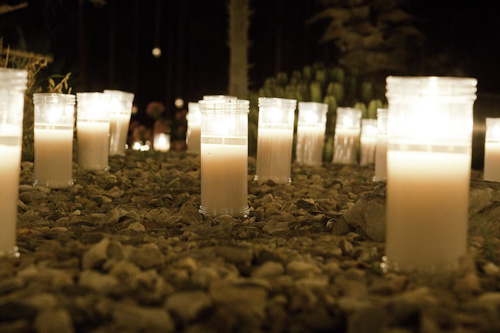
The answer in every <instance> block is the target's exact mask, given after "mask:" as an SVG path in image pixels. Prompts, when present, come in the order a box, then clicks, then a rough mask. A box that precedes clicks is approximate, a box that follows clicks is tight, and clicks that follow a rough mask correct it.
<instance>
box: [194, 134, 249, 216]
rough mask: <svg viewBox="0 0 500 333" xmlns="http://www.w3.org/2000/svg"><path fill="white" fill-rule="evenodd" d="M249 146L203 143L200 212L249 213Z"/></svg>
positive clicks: (216, 213)
mask: <svg viewBox="0 0 500 333" xmlns="http://www.w3.org/2000/svg"><path fill="white" fill-rule="evenodd" d="M247 177H248V145H247V144H240V145H237V144H236V145H229V144H210V143H202V144H201V211H202V212H203V213H204V214H206V215H210V216H214V215H224V214H228V215H232V216H242V215H247V214H248V179H247Z"/></svg>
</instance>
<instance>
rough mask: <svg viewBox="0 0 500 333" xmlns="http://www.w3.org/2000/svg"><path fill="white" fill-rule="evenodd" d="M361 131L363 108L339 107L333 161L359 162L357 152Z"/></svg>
mask: <svg viewBox="0 0 500 333" xmlns="http://www.w3.org/2000/svg"><path fill="white" fill-rule="evenodd" d="M360 133H361V110H359V109H355V108H337V120H336V124H335V136H334V141H333V163H336V164H352V165H357V164H358V160H357V153H358V149H359V137H360Z"/></svg>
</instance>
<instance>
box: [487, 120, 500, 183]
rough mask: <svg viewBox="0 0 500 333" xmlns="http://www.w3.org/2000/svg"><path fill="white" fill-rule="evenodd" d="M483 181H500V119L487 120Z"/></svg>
mask: <svg viewBox="0 0 500 333" xmlns="http://www.w3.org/2000/svg"><path fill="white" fill-rule="evenodd" d="M483 179H484V180H489V181H495V182H498V181H500V118H486V138H485V142H484V170H483Z"/></svg>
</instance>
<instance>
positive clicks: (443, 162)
mask: <svg viewBox="0 0 500 333" xmlns="http://www.w3.org/2000/svg"><path fill="white" fill-rule="evenodd" d="M476 82H477V81H476V80H475V79H467V78H463V79H459V78H438V77H415V78H411V77H406V78H405V77H388V78H387V98H388V101H389V110H388V132H389V145H388V152H387V172H388V174H387V230H386V233H387V234H386V235H387V237H386V241H387V243H386V257H385V258H384V261H385V264H384V265H386V267H389V268H394V269H396V270H403V271H413V270H416V271H418V272H423V273H435V272H437V271H443V270H453V269H456V268H457V267H458V264H459V260H460V258H462V257H463V256H464V255H465V253H466V249H467V225H468V205H469V185H470V164H471V147H472V105H473V102H474V100H475V91H476Z"/></svg>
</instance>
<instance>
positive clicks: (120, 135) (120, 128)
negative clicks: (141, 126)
mask: <svg viewBox="0 0 500 333" xmlns="http://www.w3.org/2000/svg"><path fill="white" fill-rule="evenodd" d="M129 125H130V115H129V114H121V113H118V114H117V113H114V114H113V113H112V114H111V118H110V122H109V155H110V156H113V155H121V156H125V145H126V144H127V136H128V127H129Z"/></svg>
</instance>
